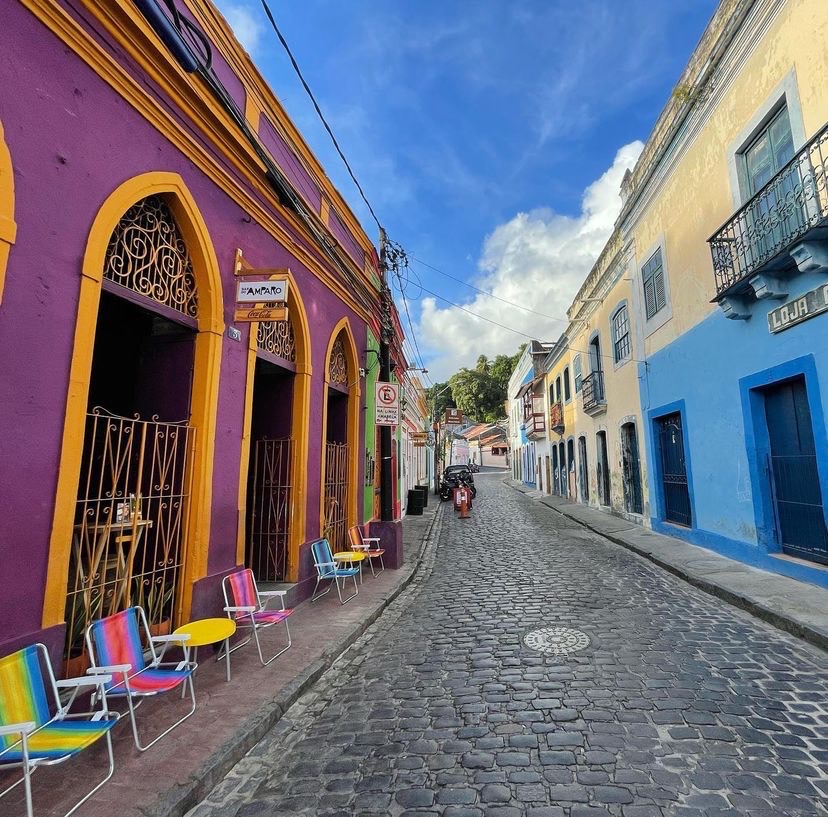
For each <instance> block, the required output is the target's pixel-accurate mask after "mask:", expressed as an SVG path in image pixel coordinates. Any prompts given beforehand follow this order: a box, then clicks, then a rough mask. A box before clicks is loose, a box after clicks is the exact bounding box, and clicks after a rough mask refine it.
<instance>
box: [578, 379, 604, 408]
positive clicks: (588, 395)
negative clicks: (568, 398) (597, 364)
mask: <svg viewBox="0 0 828 817" xmlns="http://www.w3.org/2000/svg"><path fill="white" fill-rule="evenodd" d="M581 398H582V400H583V406H584V411H586V412H590V411H597V410H601V409H604V408H606V405H607V401H606V398H605V397H604V373H603V372H592V373H591V374H588V375H587V376H586V377H585V378H584V379H583V381H582V382H581Z"/></svg>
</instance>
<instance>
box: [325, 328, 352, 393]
mask: <svg viewBox="0 0 828 817" xmlns="http://www.w3.org/2000/svg"><path fill="white" fill-rule="evenodd" d="M328 381H329V382H330V383H334V384H335V385H337V386H347V385H348V359H347V358H346V357H345V344H344V343H343V342H342V338H337V339H336V340H335V341H334V345H333V348H332V349H331V359H330V362H329V364H328Z"/></svg>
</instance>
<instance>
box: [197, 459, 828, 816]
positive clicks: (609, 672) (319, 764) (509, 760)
mask: <svg viewBox="0 0 828 817" xmlns="http://www.w3.org/2000/svg"><path fill="white" fill-rule="evenodd" d="M501 479H502V477H501V476H500V475H497V476H492V475H480V477H479V478H478V480H477V484H478V487H479V497H478V501H477V502H476V503H475V506H474V509H473V511H472V518H471V519H469V520H460V519H458V518H456V517H455V515H454V514H453V512H452V511H451V509H449V508H445V509H444V513H443V518H442V523H439V522H438V525H437V527H436V528H435V542H434V544H432V545H430V546H429V548H427V550H426V553H425V557H424V560H425V561H424V564H423V569H422V570H421V571H420V573H419V574H418V577H417V578H416V579H415V581H414V582H412V584H411V585H410V587H409V589H408V590H406V592H405V593H403V594H402V595H401V596H400V598H399V599H398V601H397V602H395V603H394V604H393V605H392V606H391V607H390V608H389V610H388V611H387V612H386V613H385V614H384V615H383V616H382V617H381V618H380V619H379V621H378V622H377V623H376V624H375V625H374V626H373V627H371V628H370V629H369V630H368V631H367V633H366V634H365V635H364V636H363V637H362V638H361V639H360V640H359V641H358V642H357V643H356V644H355V645H354V646H353V647H352V648H351V649H350V650H349V651H348V652H346V653H345V654H344V655H343V656H342V658H341V659H340V660H339V661H338V662H337V663H336V664H334V666H333V667H332V668H331V670H329V671H328V672H327V673H326V674H325V675H324V676H323V678H322V679H321V680H320V682H319V683H318V684H317V685H316V686H315V687H314V689H313V691H312V692H311V693H310V694H307V695H305V696H304V697H303V698H302V699H300V701H299V702H298V703H297V704H296V705H295V706H294V707H293V708H292V709H290V710H289V711H288V712H287V713H286V715H285V717H284V718H283V719H282V720H281V721H280V722H279V724H278V726H277V727H276V729H274V730H273V731H272V732H271V733H270V734H269V735H268V736H267V737H266V738H265V739H264V740H263V741H262V742H261V743H260V744H259V745H258V746H257V747H256V748H255V749H254V750H253V751H252V752H251V753H250V754H249V755H248V756H247V757H246V758H245V759H244V760H243V761H241V763H239V764H238V765H237V766H236V768H235V769H234V770H233V771H232V772H231V773H230V774H229V775H228V777H227V778H226V779H225V780H224V781H223V782H222V783H221V784H220V785H219V786H218V787H217V788H216V789H215V790H214V791H213V792H212V794H211V795H210V797H209V798H208V799H207V800H206V801H205V802H204V803H202V804H201V805H200V806H198V807H197V808H196V809H194V810H193V811H192V812H191V815H194V817H195V815H197V817H208V816H209V817H230V816H231V815H236V814H238V815H239V817H258V815H262V817H264V815H303V814H307V815H331V816H332V815H343V817H344V815H349V816H350V815H361V816H362V817H368V815H389V814H390V815H401V814H405V815H411V817H413V815H415V814H416V815H421V816H424V815H438V814H442V815H444V816H445V817H523V815H525V816H526V817H606V815H614V816H615V817H662V816H663V815H676V816H677V817H678V816H679V815H680V816H681V817H703V815H708V816H709V817H713V815H721V816H722V817H724V815H743V814H744V815H750V816H751V817H765V816H766V817H771V816H772V817H781V816H782V815H828V806H827V805H826V804H827V803H828V658H826V655H825V654H824V653H822V652H820V651H819V650H818V649H816V648H812V647H809V646H808V645H805V644H804V643H802V642H799V641H797V640H796V639H795V638H792V637H789V636H788V635H786V634H784V633H782V632H779V631H777V630H775V629H773V628H772V627H770V626H767V625H765V624H763V623H761V622H759V621H756V620H754V619H752V618H750V617H749V616H747V615H745V614H742V613H741V612H739V611H737V610H735V609H734V608H732V607H730V606H728V605H727V604H725V603H723V602H720V601H718V600H717V599H714V598H712V597H710V596H707V595H705V594H704V593H702V592H700V591H698V590H695V589H694V588H692V587H690V586H688V585H686V584H685V583H683V582H682V581H680V580H679V579H677V578H675V577H673V576H672V575H670V574H668V573H666V572H665V571H663V570H661V569H659V568H657V567H655V566H652V565H650V564H649V563H647V562H645V561H644V560H642V559H640V558H639V557H637V556H635V555H633V554H631V553H629V552H628V551H626V550H624V549H622V548H620V547H618V546H616V545H614V544H611V543H609V542H607V541H606V540H604V539H602V538H601V537H600V536H598V535H596V534H593V533H590V532H588V531H586V530H584V529H583V528H581V527H579V526H577V525H576V524H575V523H573V522H571V521H569V520H566V519H563V518H562V517H560V516H559V515H557V514H556V513H554V512H553V511H552V510H550V509H549V508H547V507H546V506H543V505H540V504H538V503H534V502H532V501H531V499H529V498H527V497H526V496H524V495H522V494H520V493H518V492H516V491H514V490H513V489H512V488H510V487H508V486H506V485H504V484H503V483H502V482H501ZM366 581H370V579H368V580H366ZM542 627H567V628H573V629H576V630H579V631H581V632H583V633H585V634H586V636H588V638H589V641H590V643H589V644H588V646H586V647H585V648H583V649H581V650H579V651H577V652H574V653H571V654H569V655H560V656H555V655H545V654H542V653H540V652H537V651H535V650H533V649H530V648H529V647H528V646H526V645H525V644H524V642H523V638H524V636H525V635H526V634H527V633H529V632H531V631H533V630H536V629H538V628H542Z"/></svg>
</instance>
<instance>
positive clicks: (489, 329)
mask: <svg viewBox="0 0 828 817" xmlns="http://www.w3.org/2000/svg"><path fill="white" fill-rule="evenodd" d="M269 2H270V6H271V9H272V11H273V14H274V17H275V19H276V21H277V23H278V24H279V27H280V29H281V30H282V33H283V35H284V36H285V38H286V39H287V41H288V43H289V44H290V46H291V49H292V50H293V52H294V55H295V56H296V59H297V61H298V63H299V65H300V66H301V68H302V71H303V73H304V75H305V78H306V79H307V81H308V83H309V84H310V86H311V88H312V89H313V91H314V93H315V95H316V97H317V99H318V101H319V104H320V106H321V108H322V110H323V112H324V113H325V116H326V117H327V119H328V121H329V122H330V124H331V126H332V128H333V130H334V133H335V134H336V136H337V139H338V140H339V142H340V144H341V146H342V147H343V150H344V152H345V154H346V156H347V157H348V160H349V162H350V163H351V166H352V167H353V169H354V171H355V173H356V175H357V178H358V179H359V180H360V183H361V185H362V187H363V189H364V190H365V192H366V194H367V196H368V199H369V200H370V201H371V204H372V206H373V208H374V210H375V211H376V212H377V214H378V216H379V218H380V221H381V222H382V223H383V225H384V226H385V228H386V230H387V232H388V235H389V237H390V238H392V239H393V240H394V241H396V242H398V243H400V244H401V245H402V246H403V247H404V248H405V249H406V251H407V252H408V254H409V255H410V256H412V257H413V259H414V260H413V261H412V264H411V276H410V280H409V282H408V283H407V285H406V286H405V288H404V291H405V298H406V300H407V304H408V307H409V309H410V312H411V316H412V319H413V333H412V331H411V329H409V327H408V325H407V320H406V318H405V314H404V304H403V298H402V295H401V294H400V293H399V292H396V293H395V294H396V300H397V303H398V305H399V307H400V311H401V313H402V315H403V321H404V327H405V329H406V334H407V335H409V336H410V335H412V334H413V335H414V336H415V337H416V339H417V345H418V347H419V351H420V352H421V353H422V359H423V361H424V363H425V366H426V367H427V368H428V370H429V378H428V380H433V381H440V380H444V379H445V378H446V377H448V376H449V375H450V374H452V373H453V372H454V371H456V370H457V369H458V368H459V367H460V366H464V365H473V363H474V361H475V360H476V359H477V357H478V355H480V354H485V355H488V356H490V357H493V356H494V355H496V354H499V353H506V354H511V353H513V352H514V351H516V349H517V347H518V345H519V344H520V343H522V342H523V341H524V340H525V339H526V338H525V337H524V336H523V335H521V334H516V333H515V332H511V331H509V330H508V329H504V328H501V327H499V326H495V325H494V324H492V323H489V322H486V321H484V320H483V319H482V318H488V319H489V320H490V321H496V322H497V323H500V324H503V326H507V327H510V328H512V329H516V330H519V331H520V332H523V333H526V334H528V335H531V336H533V337H536V338H538V339H540V340H554V339H555V338H557V336H558V335H559V334H560V332H561V330H562V328H563V326H564V324H563V323H561V322H560V321H556V320H554V318H555V317H557V316H560V317H564V316H565V313H566V308H567V307H568V305H569V303H570V301H571V299H572V297H573V295H574V294H575V291H576V290H577V288H578V286H579V285H580V283H581V282H582V281H583V279H584V277H585V275H586V273H587V272H588V271H589V269H590V267H591V265H592V263H593V262H594V260H595V259H596V258H597V256H598V254H599V253H600V251H601V249H602V247H603V245H604V242H605V241H606V239H607V237H608V236H609V234H610V232H611V229H612V224H613V221H614V220H615V217H616V215H617V213H618V210H619V208H620V199H619V196H618V189H619V186H620V183H621V178H622V176H623V175H624V171H625V170H626V169H627V168H628V167H632V165H633V164H634V163H635V160H636V158H637V157H638V154H639V152H640V150H641V148H642V146H643V142H644V141H645V140H646V138H647V136H648V134H649V132H650V130H651V129H652V126H653V124H654V122H655V120H656V118H657V116H658V114H659V112H660V110H661V108H662V107H663V106H664V104H665V103H666V101H667V99H668V97H669V95H670V92H671V90H672V88H673V86H674V85H675V83H676V81H677V80H678V77H679V75H680V74H681V71H682V70H683V68H684V65H685V64H686V61H687V59H688V57H689V55H690V53H691V51H692V49H693V47H694V46H695V44H696V42H697V41H698V39H699V37H700V36H701V34H702V32H703V30H704V27H705V26H706V24H707V21H708V20H709V18H710V16H711V15H712V13H713V11H714V9H715V6H716V2H715V0H578V2H576V3H573V2H571V0H523V2H521V0H485V2H480V3H471V2H461V1H460V0H453V2H445V0H417V2H410V1H409V2H403V0H348V2H346V3H343V2H339V1H338V0H303V2H301V3H296V2H279V0H269ZM217 4H218V6H219V8H220V10H221V11H222V12H223V14H224V15H225V17H226V18H227V20H228V22H229V23H230V24H231V26H232V27H233V29H234V31H235V33H236V35H237V37H238V38H239V39H240V41H241V42H242V43H243V45H245V47H246V48H247V50H248V51H249V53H250V54H251V56H252V57H253V59H254V60H255V62H256V63H257V65H258V67H259V68H260V70H261V71H262V73H263V74H264V76H265V77H266V79H267V80H268V82H270V84H271V86H272V88H273V90H274V91H275V93H276V95H277V96H278V97H279V99H280V100H281V101H282V103H283V104H284V105H285V107H286V109H287V111H288V113H289V114H290V115H291V117H292V118H293V120H294V121H295V122H296V124H297V125H298V127H299V128H300V129H301V131H302V133H303V135H304V136H305V138H306V140H307V141H308V143H309V144H310V146H311V148H312V149H313V150H314V152H315V153H316V154H317V156H318V157H319V158H320V160H321V161H322V163H323V164H324V166H325V168H326V170H327V172H328V175H329V176H330V177H331V179H332V180H333V181H334V183H335V184H336V185H337V187H338V188H339V190H340V191H341V192H342V194H343V195H344V196H345V198H346V200H347V201H348V203H349V204H350V206H351V207H352V209H353V210H354V212H355V213H356V215H357V216H358V217H359V219H360V221H361V222H362V225H363V227H364V228H365V229H366V231H367V232H368V234H369V235H370V236H371V237H372V238H374V239H375V241H376V238H377V228H376V225H375V224H374V222H373V220H372V219H371V217H370V215H369V214H368V211H367V208H366V207H365V205H364V204H363V203H362V201H361V200H360V198H359V194H358V193H357V191H356V189H355V187H354V185H353V183H352V182H351V181H350V179H349V178H348V175H347V171H346V170H345V168H344V166H343V165H342V162H341V161H340V159H339V158H338V157H337V156H336V154H335V152H334V149H333V147H332V145H331V143H330V140H329V137H328V136H327V134H326V133H325V131H324V129H323V127H322V125H321V123H320V122H319V120H318V118H317V116H316V114H315V112H314V111H313V108H312V106H311V104H310V102H309V100H308V98H307V97H306V95H305V93H304V90H303V89H302V87H301V85H300V84H299V81H298V79H297V77H296V75H295V74H294V73H293V70H292V68H291V66H290V63H289V61H288V58H287V56H286V54H285V53H284V51H283V50H282V48H281V46H280V44H279V42H278V40H277V39H276V37H275V34H274V33H273V32H272V30H271V29H270V27H269V23H268V21H267V18H266V17H265V15H264V12H263V10H262V7H261V5H260V2H259V0H217ZM434 268H436V269H437V270H441V271H443V272H444V273H448V274H449V275H451V276H453V277H454V278H457V279H461V280H462V281H466V282H468V283H470V284H472V285H473V286H475V287H477V288H478V289H482V290H485V291H488V292H490V293H492V294H493V295H495V296H497V298H499V299H501V300H496V299H494V298H490V297H488V296H486V295H484V294H481V293H480V292H477V291H475V290H474V289H471V288H469V287H466V286H464V285H463V284H461V283H459V282H458V281H456V280H452V278H449V277H447V276H445V275H442V274H440V273H439V272H437V271H435V269H434ZM504 301H511V302H514V303H516V304H519V305H521V306H523V307H525V309H521V308H518V307H515V306H510V305H508V304H506V303H504ZM452 303H453V304H456V306H452V305H451V304H452ZM461 307H462V308H461ZM464 310H465V311H464ZM528 310H531V311H528ZM471 313H474V314H471ZM477 316H481V317H477ZM407 350H408V351H409V358H410V359H411V360H410V362H411V365H413V366H417V365H420V364H419V362H418V361H419V356H418V355H417V352H416V351H415V349H414V344H413V343H411V342H410V341H409V343H408V344H407Z"/></svg>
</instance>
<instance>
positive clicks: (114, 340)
mask: <svg viewBox="0 0 828 817" xmlns="http://www.w3.org/2000/svg"><path fill="white" fill-rule="evenodd" d="M139 5H140V4H139ZM144 5H148V4H144ZM182 13H183V16H186V18H187V19H189V20H190V21H191V23H192V27H195V28H197V29H198V31H199V32H201V34H202V35H203V37H204V43H208V44H209V51H210V52H211V53H210V57H211V68H210V69H209V70H206V71H205V70H204V65H205V64H206V60H205V58H204V55H203V54H201V55H200V54H199V53H198V50H197V48H196V46H195V45H193V41H192V40H187V39H185V40H184V42H185V45H186V46H187V47H188V48H189V49H190V50H191V51H192V52H193V53H195V54H196V57H197V62H199V63H200V65H201V67H200V68H199V69H197V70H196V71H187V70H185V68H184V67H182V64H181V63H180V62H179V61H177V60H176V58H175V57H174V55H173V52H172V51H171V50H170V44H169V42H167V43H165V42H164V41H162V39H161V37H159V35H158V33H156V30H154V29H153V28H152V27H151V26H150V24H149V23H148V21H147V19H146V18H144V17H143V16H142V14H141V13H140V12H139V10H138V6H136V5H133V4H131V3H124V4H117V3H104V2H101V3H98V4H95V3H92V4H85V5H84V6H69V5H68V4H66V5H64V4H61V3H54V2H50V1H49V0H22V2H18V1H17V0H14V2H11V3H9V4H7V7H6V8H5V10H4V12H3V20H4V22H3V25H2V26H0V77H2V82H0V126H2V131H1V132H0V384H2V386H0V468H2V469H3V474H2V479H0V484H2V488H1V489H0V655H2V654H6V653H8V652H10V651H12V650H13V649H16V648H17V647H18V646H21V645H23V644H27V643H31V642H33V641H35V640H40V641H44V642H45V643H46V644H47V645H48V646H49V649H50V651H51V652H52V654H53V658H56V659H57V658H60V657H61V656H64V657H70V658H74V657H76V656H78V653H80V652H81V643H82V642H81V639H80V635H81V634H82V630H83V628H84V627H85V625H86V623H87V622H88V621H89V620H91V618H95V617H98V616H100V615H105V614H107V612H110V611H114V610H116V609H120V608H123V607H124V606H127V605H129V604H135V603H140V604H142V606H144V607H146V608H147V609H148V612H150V618H151V620H152V621H153V623H154V624H155V625H157V626H158V627H159V628H163V627H164V626H169V623H170V622H171V623H172V625H174V624H176V623H179V622H180V621H182V620H188V619H194V618H199V617H203V616H205V615H211V614H212V615H215V614H219V613H220V610H221V608H222V606H223V602H222V601H221V589H220V584H221V579H222V577H223V576H224V575H226V574H227V573H228V572H229V571H231V570H233V569H234V568H235V567H236V566H238V565H240V564H248V565H250V566H252V567H253V568H254V571H255V572H256V573H257V576H258V578H259V580H260V581H263V582H289V583H292V585H293V590H292V596H293V600H294V601H298V600H301V599H302V598H305V597H307V595H308V594H309V592H310V590H311V589H312V587H313V581H312V579H313V575H312V574H314V571H313V565H312V559H311V556H310V553H309V544H308V543H309V542H310V541H312V540H313V539H315V538H317V537H318V536H320V535H322V534H323V533H325V534H327V535H328V536H329V537H330V538H332V539H333V540H334V541H338V540H339V539H342V540H343V542H344V538H343V537H344V536H345V534H346V530H347V527H348V526H349V525H352V524H357V523H359V522H362V521H363V520H362V519H361V518H360V513H361V512H360V511H359V510H358V509H361V508H363V506H364V501H363V492H366V493H367V492H370V493H371V494H373V492H374V485H373V484H370V485H367V486H366V485H364V482H365V480H364V476H363V473H362V469H363V464H364V462H365V461H366V459H367V458H369V457H370V456H373V457H377V452H374V451H371V452H366V450H365V444H364V440H365V422H366V412H365V411H364V410H363V403H364V402H365V396H364V394H365V391H366V384H365V379H364V369H363V367H365V354H364V350H366V349H368V348H369V347H372V346H373V345H374V344H375V343H376V338H377V337H379V325H380V322H379V315H380V283H379V277H378V271H377V267H376V254H375V252H374V251H373V248H372V246H371V243H370V241H369V239H368V238H367V237H366V235H365V234H364V232H363V231H362V230H361V228H360V227H359V225H358V223H357V222H356V220H355V218H354V217H353V215H352V214H351V213H350V211H349V210H348V208H347V206H346V205H345V203H344V201H343V200H342V198H341V197H340V196H339V194H338V193H337V192H336V191H335V190H334V189H333V188H332V186H331V184H330V182H329V181H328V179H327V177H326V176H325V174H324V172H323V171H322V169H321V167H320V166H319V164H318V162H317V161H316V159H315V158H314V157H313V156H312V154H311V153H310V151H309V150H308V148H307V146H306V145H305V144H304V142H303V141H302V139H301V137H300V135H299V134H298V132H297V131H296V129H295V128H294V126H293V125H292V123H291V122H290V121H289V119H288V118H287V116H286V114H285V112H284V111H283V110H282V108H281V106H280V105H279V103H278V102H277V101H276V99H275V97H274V96H273V94H272V93H271V91H270V90H269V89H268V88H267V86H266V85H265V83H264V82H263V80H262V79H261V77H260V76H259V74H258V72H257V71H256V69H255V67H254V66H253V65H252V63H251V62H250V60H249V58H248V57H247V56H246V54H245V53H244V52H243V51H242V49H241V48H240V47H239V46H238V44H237V43H236V42H235V40H234V39H233V37H232V34H231V33H230V30H229V28H228V27H227V25H226V23H225V22H224V21H223V19H222V18H221V17H220V16H219V14H218V13H217V11H216V10H215V9H214V8H213V7H212V6H211V5H210V4H209V3H207V2H206V1H205V0H190V2H189V4H188V6H187V7H186V8H185V7H183V6H182ZM168 19H170V25H171V27H172V28H173V29H174V30H175V25H174V23H175V21H174V20H172V19H171V18H168ZM202 48H203V46H202ZM217 87H218V88H219V89H222V88H223V89H224V90H225V92H226V97H225V98H224V100H223V101H222V97H221V94H220V93H217V90H216V88H217ZM228 100H230V102H231V103H232V104H228ZM234 111H235V112H236V113H238V112H242V114H243V126H242V125H240V123H239V122H238V121H234ZM245 130H246V131H247V133H246V132H245ZM274 166H275V167H276V172H274V171H273V167H274ZM244 267H249V268H254V269H264V270H266V271H267V274H266V275H265V276H263V277H270V278H274V279H278V280H285V281H287V285H288V295H287V298H286V316H281V315H279V316H277V317H281V319H277V320H271V321H262V322H260V323H253V322H236V321H235V319H234V318H235V315H234V310H235V308H236V305H235V301H236V284H237V281H238V278H237V276H236V272H237V271H238V270H239V269H240V268H244ZM372 436H373V435H372ZM392 562H393V559H392ZM314 575H315V574H314ZM79 657H80V658H81V659H82V656H79Z"/></svg>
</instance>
